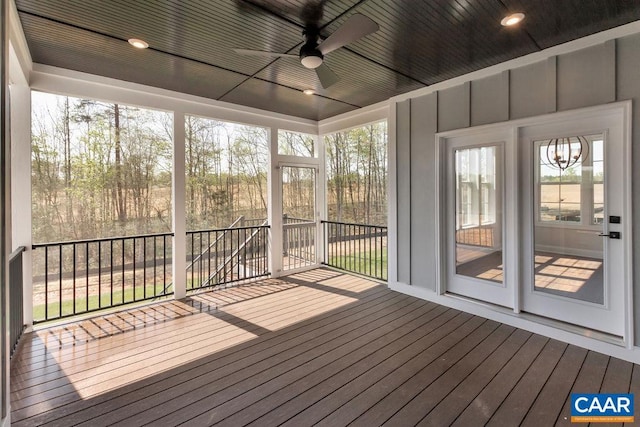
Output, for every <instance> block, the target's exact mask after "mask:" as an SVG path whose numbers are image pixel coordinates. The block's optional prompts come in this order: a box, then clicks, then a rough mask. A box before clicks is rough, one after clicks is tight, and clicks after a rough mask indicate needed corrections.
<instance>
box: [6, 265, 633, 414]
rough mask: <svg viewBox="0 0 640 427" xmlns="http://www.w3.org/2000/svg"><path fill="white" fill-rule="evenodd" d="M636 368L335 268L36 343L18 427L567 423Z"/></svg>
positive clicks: (29, 342) (129, 315) (154, 309)
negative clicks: (585, 399) (573, 406)
mask: <svg viewBox="0 0 640 427" xmlns="http://www.w3.org/2000/svg"><path fill="white" fill-rule="evenodd" d="M627 391H629V392H632V393H640V368H639V367H638V365H634V364H631V363H628V362H624V361H622V360H619V359H615V358H611V357H608V356H604V355H601V354H599V353H595V352H591V351H587V350H585V349H582V348H579V347H576V346H573V345H568V344H565V343H562V342H559V341H555V340H550V339H548V338H545V337H542V336H540V335H536V334H532V333H530V332H527V331H523V330H520V329H517V328H513V327H511V326H507V325H504V324H500V323H498V322H494V321H491V320H486V319H483V318H481V317H478V316H473V315H470V314H467V313H463V312H460V311H457V310H454V309H449V308H446V307H442V306H438V305H436V304H433V303H430V302H427V301H423V300H420V299H417V298H414V297H410V296H408V295H403V294H399V293H396V292H392V291H390V290H388V289H387V288H386V286H384V285H380V284H377V283H375V282H372V281H369V280H366V279H363V278H360V277H355V276H351V275H348V274H345V273H342V272H337V271H333V270H329V269H316V270H311V271H307V272H304V273H298V274H295V275H292V276H289V277H287V278H281V279H264V280H260V281H256V282H255V283H251V284H247V285H243V286H237V287H229V288H227V289H219V290H216V291H213V292H206V293H200V294H196V295H193V296H190V297H189V298H187V299H185V300H181V301H165V302H160V303H155V304H152V305H146V306H143V307H138V308H132V309H128V310H124V311H120V312H115V313H109V314H105V315H103V316H95V317H92V318H90V319H85V320H81V321H76V322H69V323H68V324H65V325H59V326H53V327H50V328H46V329H41V330H38V331H37V332H34V333H31V334H26V335H25V337H24V342H23V343H22V344H21V346H20V349H19V352H18V354H17V355H16V358H15V360H14V361H13V362H12V366H11V402H12V414H11V415H12V425H16V426H34V425H48V426H69V425H86V426H102V425H121V426H134V425H135V426H139V425H163V426H165V425H166V426H171V425H178V424H187V425H194V426H195V425H219V426H224V425H228V426H241V425H255V426H266V425H269V426H271V425H289V426H305V425H314V424H317V425H326V426H337V425H346V424H349V423H352V424H353V425H363V426H365V425H366V426H367V427H371V426H374V425H383V424H385V423H386V424H387V425H390V426H393V425H433V426H441V425H459V426H468V425H484V424H488V425H513V424H518V423H523V424H528V425H551V424H554V423H556V425H569V420H570V416H569V411H570V407H569V401H570V394H571V393H572V392H582V393H587V392H591V393H597V392H617V393H625V392H627Z"/></svg>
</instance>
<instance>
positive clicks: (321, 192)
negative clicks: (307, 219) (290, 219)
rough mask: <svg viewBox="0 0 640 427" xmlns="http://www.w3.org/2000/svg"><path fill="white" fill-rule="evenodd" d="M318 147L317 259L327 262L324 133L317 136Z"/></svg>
mask: <svg viewBox="0 0 640 427" xmlns="http://www.w3.org/2000/svg"><path fill="white" fill-rule="evenodd" d="M316 149H317V150H318V184H317V187H318V195H317V198H316V210H317V211H318V215H317V220H318V234H317V235H318V238H317V239H316V242H318V244H317V245H316V251H318V253H317V256H316V261H317V262H318V263H323V262H326V261H327V260H326V259H325V250H324V248H325V245H326V243H327V242H325V241H324V237H323V236H324V231H323V230H324V225H323V224H322V220H326V219H327V215H328V212H327V211H328V208H327V161H326V157H325V156H326V149H325V146H324V135H317V136H316Z"/></svg>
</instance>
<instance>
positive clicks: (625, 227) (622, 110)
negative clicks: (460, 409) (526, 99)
mask: <svg viewBox="0 0 640 427" xmlns="http://www.w3.org/2000/svg"><path fill="white" fill-rule="evenodd" d="M631 108H632V103H631V101H622V102H616V103H611V104H606V105H601V106H595V107H587V108H582V109H578V110H571V111H565V112H559V113H552V114H546V115H542V116H537V117H531V118H526V119H519V120H512V121H508V122H504V123H498V124H492V125H485V126H477V127H474V128H466V129H460V130H455V131H448V132H442V133H438V134H436V136H435V143H436V153H437V158H438V159H439V162H438V163H437V165H436V171H435V173H436V185H437V189H438V194H439V197H438V198H437V200H436V203H437V217H436V226H437V230H438V235H437V238H438V242H439V249H440V250H438V251H437V252H436V253H437V263H436V264H437V272H436V291H437V292H438V294H442V295H446V293H447V280H448V278H447V276H448V275H447V262H448V259H447V258H448V256H450V255H449V254H448V252H447V238H446V236H447V233H446V224H447V219H446V215H447V211H446V206H447V205H446V203H447V198H446V193H447V185H446V182H447V176H446V170H447V168H446V167H445V165H446V160H447V149H446V140H447V139H448V138H457V137H481V136H482V134H483V133H484V134H487V133H491V132H504V133H505V134H510V135H511V138H512V139H513V141H518V140H519V139H518V136H519V133H520V131H521V129H522V128H526V127H532V126H537V125H553V124H557V123H562V122H566V121H568V120H572V119H581V118H585V117H587V118H588V117H594V118H595V117H602V116H606V115H613V116H616V117H618V118H619V120H620V129H621V135H622V145H623V147H624V148H623V153H621V155H620V161H619V164H618V165H617V166H618V167H619V168H620V169H621V173H622V176H623V180H622V181H623V182H622V186H621V188H618V189H617V190H616V191H617V192H618V194H619V197H620V198H621V200H622V206H623V208H622V213H621V216H622V217H623V221H622V224H621V225H620V227H619V228H617V229H618V230H620V231H621V232H622V233H623V236H627V237H626V238H624V239H623V240H622V242H621V243H622V244H623V245H624V250H623V252H624V256H623V258H624V259H623V260H622V262H623V264H624V267H623V269H622V270H623V271H622V273H621V275H622V277H624V283H623V286H622V287H623V297H624V304H623V305H624V331H623V334H622V344H623V345H625V347H627V348H628V349H631V348H633V345H634V343H633V341H634V340H633V336H634V325H633V288H632V286H633V252H632V238H631V236H632V231H633V230H632V223H631V222H632V221H631V220H632V204H631V200H632V199H631V178H632V175H631V172H632V166H631V155H630V154H631ZM520 145H521V144H519V143H515V150H513V156H514V157H513V158H512V159H511V163H512V165H513V166H514V167H513V168H512V169H514V170H515V169H517V168H518V166H521V162H520V161H521V159H520V157H519V156H518V151H519V150H520ZM505 158H506V157H505ZM507 162H509V160H507ZM506 172H507V171H505V173H506ZM516 172H517V171H516ZM517 175H521V174H519V173H518V174H517ZM525 175H526V174H525ZM511 178H512V179H511V180H510V179H509V177H508V176H507V177H506V179H507V181H511V182H512V183H514V185H515V186H516V191H517V188H520V187H521V186H522V185H527V183H526V182H521V180H520V176H513V175H512V176H511ZM525 178H526V176H525V177H523V181H524V180H525ZM512 197H516V199H517V194H516V196H514V195H512ZM514 212H515V214H516V218H521V217H522V215H521V212H519V208H518V206H516V209H515V210H514ZM625 218H626V220H624V219H625ZM513 226H514V227H515V230H516V234H515V235H512V236H511V238H510V239H508V240H511V241H512V243H513V247H514V256H515V259H517V260H521V257H522V250H521V244H520V238H519V237H518V236H522V235H524V234H523V233H522V232H523V227H524V225H523V224H522V222H521V221H520V219H518V221H517V222H516V223H514V224H513ZM522 244H528V242H522ZM505 250H506V248H505ZM521 263H522V262H521V261H520V262H518V263H515V265H514V267H515V268H516V269H517V268H518V267H519V266H518V264H521ZM506 267H507V266H505V269H506ZM505 273H506V271H505ZM512 277H514V276H512ZM523 277H524V276H523V273H522V272H521V271H516V272H515V280H517V281H520V280H522V278H523ZM519 288H520V286H515V287H514V292H513V298H514V305H513V313H512V314H513V315H516V316H518V317H523V318H526V319H531V316H530V315H529V316H525V315H519V313H520V311H521V309H522V296H521V295H520V292H521V291H520V289H519ZM496 310H498V311H502V309H498V308H496ZM539 321H540V322H541V323H543V324H544V323H545V321H544V320H543V319H540V320H539ZM558 327H560V328H561V329H562V326H561V325H558ZM566 329H567V330H571V331H573V332H574V333H578V334H581V335H584V336H590V335H591V334H590V331H588V330H587V329H584V330H582V331H581V330H579V328H575V327H573V328H569V327H568V328H566Z"/></svg>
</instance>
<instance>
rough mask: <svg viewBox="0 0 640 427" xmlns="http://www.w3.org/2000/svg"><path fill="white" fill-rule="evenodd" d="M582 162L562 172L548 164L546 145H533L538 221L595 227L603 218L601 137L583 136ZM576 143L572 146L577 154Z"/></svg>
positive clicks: (544, 141)
mask: <svg viewBox="0 0 640 427" xmlns="http://www.w3.org/2000/svg"><path fill="white" fill-rule="evenodd" d="M585 138H586V144H584V147H582V149H583V154H582V160H581V161H577V162H576V163H575V164H573V165H571V166H569V167H567V168H566V169H565V170H561V169H560V168H558V167H557V166H555V165H553V164H552V162H550V161H549V155H548V150H549V148H548V141H549V140H543V141H537V142H536V156H537V160H536V163H537V164H538V170H537V182H538V203H537V206H538V212H537V217H538V221H539V222H541V223H549V224H553V223H563V224H566V223H573V224H575V225H577V226H580V225H586V226H588V225H597V224H601V223H602V222H603V218H604V147H603V138H602V135H590V136H586V137H585ZM578 148H579V144H578V143H574V142H572V143H571V149H572V151H573V152H576V151H577V149H578Z"/></svg>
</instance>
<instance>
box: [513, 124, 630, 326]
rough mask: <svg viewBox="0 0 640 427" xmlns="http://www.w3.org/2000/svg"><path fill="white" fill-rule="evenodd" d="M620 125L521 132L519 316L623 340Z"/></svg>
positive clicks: (552, 126) (539, 127)
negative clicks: (530, 315)
mask: <svg viewBox="0 0 640 427" xmlns="http://www.w3.org/2000/svg"><path fill="white" fill-rule="evenodd" d="M622 120H623V117H621V116H619V115H618V116H616V115H607V114H597V115H593V116H590V117H583V118H579V117H576V118H572V119H571V120H568V121H562V122H558V123H554V124H541V125H536V126H528V127H523V128H522V129H521V131H520V144H521V146H522V147H524V148H525V150H523V159H522V160H523V163H522V165H523V168H522V173H523V180H522V184H523V185H522V189H523V196H524V197H523V198H522V200H523V209H522V212H523V219H524V224H523V225H524V226H523V229H522V233H523V237H524V239H523V241H526V243H527V244H526V245H524V246H523V248H522V254H523V256H522V263H523V265H522V271H523V279H524V280H523V284H522V286H523V290H522V310H523V311H526V312H529V313H533V314H536V315H539V316H544V317H547V318H551V319H555V320H560V321H563V322H566V323H571V324H575V325H579V326H584V327H587V328H589V329H594V330H597V331H602V332H606V333H609V334H612V335H616V336H621V337H622V336H624V332H625V318H626V315H625V313H626V308H625V299H626V296H625V289H626V287H625V283H626V280H628V278H626V277H625V272H626V271H627V268H626V265H625V260H626V255H627V254H626V253H625V247H626V245H625V243H626V241H627V240H628V239H629V238H630V237H631V236H628V235H626V233H624V232H622V228H623V224H624V223H625V222H627V221H630V220H631V218H629V217H627V216H626V215H625V206H624V202H625V201H624V188H625V185H626V182H625V167H624V165H625V146H624V143H623V141H624V135H623V132H624V126H622Z"/></svg>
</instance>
